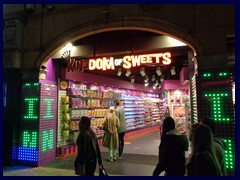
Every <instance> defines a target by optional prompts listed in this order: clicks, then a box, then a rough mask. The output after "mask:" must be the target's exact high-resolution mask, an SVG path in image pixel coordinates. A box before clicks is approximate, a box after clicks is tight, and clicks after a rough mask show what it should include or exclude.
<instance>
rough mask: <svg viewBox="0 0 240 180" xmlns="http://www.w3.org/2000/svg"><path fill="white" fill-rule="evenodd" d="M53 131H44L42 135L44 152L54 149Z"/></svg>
mask: <svg viewBox="0 0 240 180" xmlns="http://www.w3.org/2000/svg"><path fill="white" fill-rule="evenodd" d="M53 135H54V132H53V129H51V130H49V132H48V131H45V130H44V131H43V133H42V152H45V151H47V150H48V149H53V143H54V140H53Z"/></svg>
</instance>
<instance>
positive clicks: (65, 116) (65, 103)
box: [61, 96, 70, 141]
mask: <svg viewBox="0 0 240 180" xmlns="http://www.w3.org/2000/svg"><path fill="white" fill-rule="evenodd" d="M61 112H62V116H61V117H62V120H61V126H62V135H63V138H64V139H65V140H66V141H68V140H69V138H70V137H69V129H70V127H69V124H70V115H69V96H62V97H61Z"/></svg>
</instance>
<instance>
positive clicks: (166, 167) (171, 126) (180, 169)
mask: <svg viewBox="0 0 240 180" xmlns="http://www.w3.org/2000/svg"><path fill="white" fill-rule="evenodd" d="M188 145H189V143H188V139H187V137H186V136H185V135H183V134H181V133H180V132H179V131H178V130H177V129H176V128H175V122H174V119H173V118H172V117H166V118H165V119H164V121H163V125H162V134H161V142H160V145H159V154H158V158H159V160H158V164H157V165H156V167H155V169H154V171H153V176H159V174H160V173H161V172H163V171H165V176H184V175H185V173H186V158H185V151H187V150H188Z"/></svg>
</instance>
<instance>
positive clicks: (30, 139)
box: [22, 131, 37, 148]
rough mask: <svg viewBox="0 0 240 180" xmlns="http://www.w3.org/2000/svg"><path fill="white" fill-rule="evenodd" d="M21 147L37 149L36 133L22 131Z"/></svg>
mask: <svg viewBox="0 0 240 180" xmlns="http://www.w3.org/2000/svg"><path fill="white" fill-rule="evenodd" d="M22 144H23V147H34V148H35V147H37V132H36V131H35V132H29V131H23V142H22Z"/></svg>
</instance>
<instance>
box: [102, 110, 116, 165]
mask: <svg viewBox="0 0 240 180" xmlns="http://www.w3.org/2000/svg"><path fill="white" fill-rule="evenodd" d="M119 126H120V121H119V118H118V117H117V116H116V115H115V113H114V107H110V108H109V113H108V114H107V116H106V121H105V122H104V127H105V128H104V129H105V133H106V134H107V135H106V136H107V138H106V139H107V141H108V142H107V145H104V144H103V146H105V147H107V148H108V154H109V161H111V162H112V161H116V159H117V148H118V128H119Z"/></svg>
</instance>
